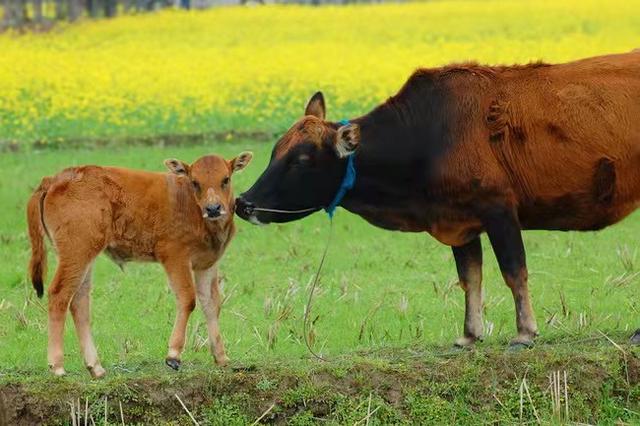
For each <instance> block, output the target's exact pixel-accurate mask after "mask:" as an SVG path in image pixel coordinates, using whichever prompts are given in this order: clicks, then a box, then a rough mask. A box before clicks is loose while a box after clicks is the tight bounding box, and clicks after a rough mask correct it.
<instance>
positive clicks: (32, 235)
mask: <svg viewBox="0 0 640 426" xmlns="http://www.w3.org/2000/svg"><path fill="white" fill-rule="evenodd" d="M49 182H50V180H49V178H44V179H43V180H42V182H41V183H40V186H39V187H38V189H36V190H35V191H34V193H33V195H31V198H30V199H29V203H28V204H27V224H28V227H29V239H30V240H31V260H30V261H29V275H30V276H31V283H32V284H33V288H34V289H35V291H36V294H37V295H38V297H42V295H43V293H44V285H43V282H44V279H45V278H46V274H47V249H46V247H45V245H44V236H45V233H46V232H47V230H46V228H45V225H44V216H43V210H42V209H43V204H44V197H45V196H46V195H47V190H48V189H49V186H50V183H49Z"/></svg>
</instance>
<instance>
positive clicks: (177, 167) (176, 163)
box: [164, 158, 190, 176]
mask: <svg viewBox="0 0 640 426" xmlns="http://www.w3.org/2000/svg"><path fill="white" fill-rule="evenodd" d="M164 165H165V166H167V169H169V171H170V172H172V173H174V174H176V175H183V176H187V175H188V174H189V169H190V166H189V165H188V164H187V163H185V162H184V161H180V160H178V159H175V158H167V159H166V160H164Z"/></svg>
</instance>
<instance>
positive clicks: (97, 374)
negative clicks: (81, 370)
mask: <svg viewBox="0 0 640 426" xmlns="http://www.w3.org/2000/svg"><path fill="white" fill-rule="evenodd" d="M87 370H89V374H91V377H93V378H94V379H101V378H103V377H104V376H105V374H107V370H105V369H104V368H102V366H101V365H94V366H93V367H87Z"/></svg>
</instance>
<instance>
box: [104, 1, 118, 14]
mask: <svg viewBox="0 0 640 426" xmlns="http://www.w3.org/2000/svg"><path fill="white" fill-rule="evenodd" d="M116 6H117V4H116V0H105V1H104V16H105V17H107V18H113V17H114V16H116V13H117V9H116Z"/></svg>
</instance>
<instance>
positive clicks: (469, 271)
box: [452, 236, 483, 348]
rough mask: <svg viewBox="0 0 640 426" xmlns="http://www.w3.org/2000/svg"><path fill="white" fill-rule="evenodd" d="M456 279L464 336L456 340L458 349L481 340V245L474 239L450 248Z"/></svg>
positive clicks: (478, 240)
mask: <svg viewBox="0 0 640 426" xmlns="http://www.w3.org/2000/svg"><path fill="white" fill-rule="evenodd" d="M452 250H453V257H454V259H455V261H456V269H457V270H458V279H459V280H460V286H461V287H462V289H463V290H464V299H465V313H464V335H463V336H462V337H459V338H458V339H457V340H456V343H455V345H456V346H458V347H461V348H462V347H467V346H471V345H473V344H474V343H475V342H476V340H482V328H483V324H482V245H481V243H480V237H479V236H478V237H476V238H474V239H473V240H471V241H470V242H468V243H467V244H465V245H463V246H460V247H452Z"/></svg>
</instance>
